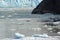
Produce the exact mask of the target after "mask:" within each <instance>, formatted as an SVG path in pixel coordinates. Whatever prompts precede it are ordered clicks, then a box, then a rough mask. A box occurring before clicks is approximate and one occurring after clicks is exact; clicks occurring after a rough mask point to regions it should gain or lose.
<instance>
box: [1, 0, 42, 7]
mask: <svg viewBox="0 0 60 40" xmlns="http://www.w3.org/2000/svg"><path fill="white" fill-rule="evenodd" d="M41 1H42V0H0V7H36V6H37V5H38V4H39V3H40V2H41Z"/></svg>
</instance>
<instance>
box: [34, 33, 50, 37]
mask: <svg viewBox="0 0 60 40" xmlns="http://www.w3.org/2000/svg"><path fill="white" fill-rule="evenodd" d="M33 37H42V38H47V37H49V36H48V35H47V34H43V35H40V34H34V35H33Z"/></svg>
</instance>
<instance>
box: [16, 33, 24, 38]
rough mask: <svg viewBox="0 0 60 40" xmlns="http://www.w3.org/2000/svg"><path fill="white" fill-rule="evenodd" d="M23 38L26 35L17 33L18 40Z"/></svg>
mask: <svg viewBox="0 0 60 40" xmlns="http://www.w3.org/2000/svg"><path fill="white" fill-rule="evenodd" d="M23 37H25V35H23V34H20V33H15V38H16V39H20V38H23Z"/></svg>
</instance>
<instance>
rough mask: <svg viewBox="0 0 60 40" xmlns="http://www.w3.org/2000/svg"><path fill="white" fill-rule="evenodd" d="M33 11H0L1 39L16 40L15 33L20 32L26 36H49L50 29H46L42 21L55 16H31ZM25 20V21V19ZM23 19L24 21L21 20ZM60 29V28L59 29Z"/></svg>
mask: <svg viewBox="0 0 60 40" xmlns="http://www.w3.org/2000/svg"><path fill="white" fill-rule="evenodd" d="M31 12H32V10H31V11H0V38H14V33H16V32H19V33H21V34H24V35H25V36H32V35H33V34H43V33H46V34H49V35H53V36H55V35H57V34H56V33H49V32H48V30H46V29H48V27H49V26H48V27H47V28H44V25H42V22H41V21H40V20H47V19H49V18H50V17H55V15H53V14H48V13H47V14H42V15H41V14H31ZM24 18H25V19H24ZM20 19H22V20H20ZM27 20H28V21H27ZM59 28H60V27H59Z"/></svg>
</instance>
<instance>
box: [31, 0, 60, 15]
mask: <svg viewBox="0 0 60 40" xmlns="http://www.w3.org/2000/svg"><path fill="white" fill-rule="evenodd" d="M44 13H53V14H60V0H43V1H42V2H41V3H40V4H39V5H38V6H37V7H36V8H35V9H34V10H33V11H32V14H44Z"/></svg>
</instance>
